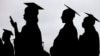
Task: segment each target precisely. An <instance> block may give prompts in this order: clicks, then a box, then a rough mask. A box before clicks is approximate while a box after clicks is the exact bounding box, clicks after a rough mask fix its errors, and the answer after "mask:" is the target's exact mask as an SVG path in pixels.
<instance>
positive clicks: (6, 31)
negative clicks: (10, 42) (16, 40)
mask: <svg viewBox="0 0 100 56" xmlns="http://www.w3.org/2000/svg"><path fill="white" fill-rule="evenodd" d="M3 30H4V32H5V33H7V34H9V35H13V33H12V32H11V31H9V30H6V29H3Z"/></svg>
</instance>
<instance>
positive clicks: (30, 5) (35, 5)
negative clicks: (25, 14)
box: [24, 2, 43, 9]
mask: <svg viewBox="0 0 100 56" xmlns="http://www.w3.org/2000/svg"><path fill="white" fill-rule="evenodd" d="M24 4H25V5H27V6H28V7H33V8H35V9H43V8H42V7H40V6H39V5H37V4H36V3H33V2H31V3H24Z"/></svg>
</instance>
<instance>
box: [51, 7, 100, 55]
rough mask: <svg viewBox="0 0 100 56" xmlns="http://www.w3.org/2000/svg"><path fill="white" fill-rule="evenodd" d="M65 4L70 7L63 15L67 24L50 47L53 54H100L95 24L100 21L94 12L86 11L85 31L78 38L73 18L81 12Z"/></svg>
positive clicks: (83, 23) (83, 24)
mask: <svg viewBox="0 0 100 56" xmlns="http://www.w3.org/2000/svg"><path fill="white" fill-rule="evenodd" d="M65 6H66V7H67V8H68V9H65V10H64V11H63V14H62V16H61V19H62V22H63V23H65V25H64V27H63V28H62V29H61V30H60V32H59V34H58V36H57V38H56V39H55V40H54V44H53V46H52V47H51V48H50V53H51V56H99V35H98V33H97V31H96V30H95V27H94V24H95V21H97V22H100V21H99V20H97V19H96V18H95V17H94V16H93V15H92V14H89V13H86V12H85V14H86V15H87V17H85V18H84V20H83V22H82V27H83V28H84V30H85V32H84V33H83V35H80V36H79V39H78V36H77V35H78V34H77V29H76V28H75V26H74V23H73V19H74V17H75V14H77V15H79V14H78V13H77V12H76V11H74V10H73V9H72V8H70V7H68V6H67V5H65ZM79 16H80V15H79Z"/></svg>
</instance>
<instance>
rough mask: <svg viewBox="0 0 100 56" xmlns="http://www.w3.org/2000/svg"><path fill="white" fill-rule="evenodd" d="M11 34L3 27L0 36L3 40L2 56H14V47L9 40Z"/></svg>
mask: <svg viewBox="0 0 100 56" xmlns="http://www.w3.org/2000/svg"><path fill="white" fill-rule="evenodd" d="M11 35H13V34H12V32H11V31H9V30H6V29H4V33H3V36H2V40H3V41H4V45H3V56H14V48H13V45H12V44H11V41H10V38H11Z"/></svg>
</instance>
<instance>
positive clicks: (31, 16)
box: [24, 3, 43, 21]
mask: <svg viewBox="0 0 100 56" xmlns="http://www.w3.org/2000/svg"><path fill="white" fill-rule="evenodd" d="M25 4H26V5H27V6H28V7H27V8H26V9H25V14H24V19H25V20H26V21H32V20H34V21H38V19H36V18H35V17H37V15H38V12H39V10H40V9H43V8H42V7H40V6H39V5H37V4H35V3H25Z"/></svg>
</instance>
